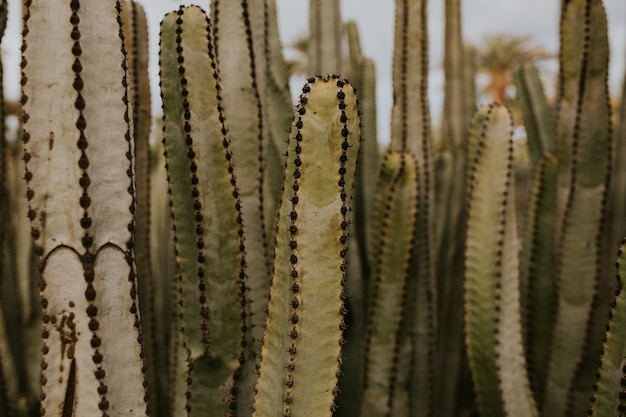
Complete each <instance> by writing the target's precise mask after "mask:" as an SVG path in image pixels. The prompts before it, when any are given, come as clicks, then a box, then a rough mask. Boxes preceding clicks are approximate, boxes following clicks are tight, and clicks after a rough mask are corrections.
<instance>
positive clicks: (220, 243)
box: [160, 6, 245, 416]
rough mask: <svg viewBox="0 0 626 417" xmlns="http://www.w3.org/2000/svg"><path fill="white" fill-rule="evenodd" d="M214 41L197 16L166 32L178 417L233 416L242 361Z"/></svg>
mask: <svg viewBox="0 0 626 417" xmlns="http://www.w3.org/2000/svg"><path fill="white" fill-rule="evenodd" d="M211 36H212V34H211V28H210V25H209V20H208V17H207V16H206V14H205V13H204V11H203V10H202V9H200V8H199V7H196V6H190V7H187V8H184V7H181V8H180V9H179V10H178V11H177V12H172V13H169V14H167V15H166V16H165V18H164V19H163V21H162V23H161V51H160V67H161V93H162V96H163V114H164V119H163V123H164V125H163V129H164V130H163V133H164V139H163V143H164V146H165V156H166V159H167V169H168V182H169V186H170V193H171V207H172V220H173V225H174V230H175V243H176V245H175V246H176V254H177V264H178V271H179V277H178V280H179V287H178V291H177V294H176V295H177V297H178V299H177V302H178V305H179V307H178V309H179V311H178V315H179V317H180V322H179V326H180V332H181V333H180V335H179V339H180V343H179V347H178V355H177V360H178V362H177V370H176V378H175V386H174V387H173V389H174V390H175V406H174V415H181V413H186V415H189V416H200V415H207V414H209V413H215V414H219V415H234V413H235V408H236V401H237V399H236V390H235V387H234V384H235V380H236V379H237V372H238V369H239V366H240V364H239V360H240V357H241V355H242V348H241V343H242V336H243V333H242V326H243V325H244V323H243V320H242V318H241V316H242V311H243V305H242V304H243V295H242V291H243V283H244V278H245V277H244V272H243V266H244V260H243V251H244V247H243V240H242V239H243V238H242V236H243V234H242V233H243V232H242V219H241V214H240V213H239V208H240V206H241V203H240V202H239V199H238V196H239V191H238V190H237V188H236V184H235V177H234V173H233V167H232V165H231V157H232V154H231V151H230V140H229V138H228V136H227V133H228V132H227V129H226V126H225V124H224V114H223V106H222V104H221V101H220V91H221V87H220V85H219V76H218V74H217V72H216V69H215V68H216V67H215V65H216V64H215V57H214V55H213V40H212V37H211Z"/></svg>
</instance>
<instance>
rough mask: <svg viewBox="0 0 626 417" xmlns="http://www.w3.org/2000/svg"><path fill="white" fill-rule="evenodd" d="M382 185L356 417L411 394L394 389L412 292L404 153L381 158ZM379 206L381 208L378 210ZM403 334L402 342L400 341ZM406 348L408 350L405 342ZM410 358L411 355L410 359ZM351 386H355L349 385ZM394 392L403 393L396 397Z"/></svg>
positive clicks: (410, 207)
mask: <svg viewBox="0 0 626 417" xmlns="http://www.w3.org/2000/svg"><path fill="white" fill-rule="evenodd" d="M381 169H382V171H383V172H382V174H381V181H380V183H379V186H378V193H377V195H378V196H379V199H380V200H381V201H384V204H380V205H379V207H380V208H382V211H381V212H378V213H377V216H379V217H380V218H381V221H380V222H379V223H380V230H379V231H378V233H377V234H376V235H375V236H372V238H373V239H378V240H380V244H379V245H378V247H379V248H380V252H378V253H377V255H376V257H375V258H373V259H372V263H373V264H372V267H373V275H372V280H371V282H372V285H371V289H372V292H371V294H370V295H369V302H370V307H369V309H368V319H367V326H368V330H367V344H366V353H365V355H366V359H365V361H366V364H365V374H364V392H363V398H362V401H361V411H360V415H361V416H372V417H373V416H387V415H390V413H391V411H392V410H396V411H397V410H398V409H399V408H402V407H404V413H403V414H398V413H393V414H392V415H395V416H400V415H408V408H407V407H406V406H403V405H401V404H395V403H394V400H396V399H398V398H402V399H404V397H408V396H409V395H410V393H409V392H408V391H407V387H406V386H402V385H401V384H398V381H397V378H398V374H399V373H405V374H406V373H408V372H409V370H402V369H398V367H397V363H398V357H399V355H401V354H403V353H404V354H406V352H402V349H405V347H406V344H407V343H406V339H407V337H406V332H403V331H402V327H405V328H410V327H411V324H410V323H411V318H412V315H413V311H412V309H411V307H412V306H413V303H412V302H410V300H409V294H410V293H411V289H414V283H411V281H415V275H414V274H415V271H414V270H413V267H414V265H413V263H412V260H411V259H412V257H413V256H414V246H413V245H414V235H415V233H416V228H417V216H418V213H417V207H418V196H419V190H418V179H417V162H416V161H415V158H414V157H413V156H412V155H411V154H410V153H407V152H396V151H392V152H390V153H388V154H387V155H385V158H384V162H383V164H382V168H381ZM381 206H382V207H381ZM403 334H404V336H405V337H404V338H401V336H402V335H403ZM408 340H409V347H410V338H408ZM408 356H410V353H409V355H408ZM353 383H354V381H353ZM396 391H404V392H403V393H399V392H396Z"/></svg>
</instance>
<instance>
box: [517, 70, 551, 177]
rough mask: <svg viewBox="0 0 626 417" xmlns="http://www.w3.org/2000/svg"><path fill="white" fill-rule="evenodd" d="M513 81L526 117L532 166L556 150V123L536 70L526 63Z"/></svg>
mask: <svg viewBox="0 0 626 417" xmlns="http://www.w3.org/2000/svg"><path fill="white" fill-rule="evenodd" d="M513 79H514V80H515V87H516V89H517V94H518V97H519V100H520V107H521V109H522V114H523V116H524V127H525V128H526V136H527V141H528V150H529V153H530V159H531V165H532V166H535V165H536V164H537V163H538V162H539V160H540V159H541V157H542V156H543V155H544V154H545V153H547V152H554V150H555V137H554V135H555V133H554V122H553V117H552V114H551V110H550V108H549V107H548V103H547V99H546V95H545V94H544V92H543V87H542V84H541V80H540V79H539V74H538V72H537V68H535V65H534V64H533V63H532V62H527V63H525V64H522V65H520V66H519V67H517V68H515V70H514V71H513Z"/></svg>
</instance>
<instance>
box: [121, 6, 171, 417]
mask: <svg viewBox="0 0 626 417" xmlns="http://www.w3.org/2000/svg"><path fill="white" fill-rule="evenodd" d="M121 6H122V12H121V15H122V31H123V32H124V47H125V49H126V60H127V62H128V80H129V85H130V88H131V92H132V94H130V103H131V106H132V109H133V112H132V115H133V126H134V130H133V133H134V138H135V150H134V156H135V158H134V165H135V185H136V189H137V198H136V208H135V237H134V242H135V259H136V264H137V294H138V297H139V299H140V300H141V329H142V340H143V347H144V363H145V367H146V376H147V379H148V387H147V391H148V411H149V413H150V414H151V415H155V416H156V415H158V412H157V411H156V410H165V409H166V408H167V407H166V404H165V402H164V400H165V399H166V398H167V396H166V395H165V387H164V381H163V378H162V377H163V376H165V375H166V373H165V372H158V371H157V369H158V368H159V365H158V363H165V356H164V354H165V352H164V351H163V349H162V347H163V346H164V343H163V340H164V339H163V337H162V336H163V335H162V334H160V333H157V322H156V310H155V284H154V276H153V274H152V251H151V249H150V222H151V216H150V173H151V168H150V127H151V125H152V118H151V100H150V80H149V77H148V22H147V20H146V14H145V11H144V9H143V7H142V6H141V5H139V4H138V3H137V2H135V1H134V0H125V1H123V2H121ZM159 327H161V323H159ZM157 334H158V336H159V337H157Z"/></svg>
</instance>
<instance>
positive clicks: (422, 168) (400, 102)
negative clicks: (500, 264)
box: [390, 0, 437, 413]
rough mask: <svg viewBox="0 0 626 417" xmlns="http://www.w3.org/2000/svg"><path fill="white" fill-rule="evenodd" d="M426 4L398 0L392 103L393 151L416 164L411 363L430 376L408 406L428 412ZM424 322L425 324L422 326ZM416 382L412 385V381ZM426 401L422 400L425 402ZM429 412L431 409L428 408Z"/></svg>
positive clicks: (432, 318)
mask: <svg viewBox="0 0 626 417" xmlns="http://www.w3.org/2000/svg"><path fill="white" fill-rule="evenodd" d="M426 16H427V2H426V1H425V0H397V1H396V16H395V19H396V26H395V49H394V58H393V91H394V97H395V99H394V105H393V108H392V113H391V123H392V128H391V145H390V147H391V149H393V150H406V151H409V152H411V153H412V154H413V155H414V156H415V158H416V160H417V162H418V170H419V172H418V178H419V182H420V184H419V189H420V193H421V196H420V200H419V208H418V211H419V213H420V218H419V225H418V230H420V233H418V235H417V236H416V239H417V241H416V246H417V250H416V263H417V271H416V275H417V287H416V290H415V291H416V292H415V294H416V296H420V297H424V298H423V299H422V300H420V301H419V302H416V309H417V310H416V311H415V316H414V323H416V326H419V327H418V328H416V329H415V332H418V333H420V336H419V340H416V341H415V342H416V344H415V345H414V349H413V353H412V355H413V358H412V359H411V361H410V363H411V364H412V366H414V369H413V377H412V378H414V379H415V380H421V379H422V376H421V375H420V374H422V375H423V374H428V375H429V380H430V381H431V382H430V383H427V384H420V386H419V387H417V386H416V385H413V386H416V387H417V388H416V389H417V390H418V391H416V393H415V395H414V396H413V398H414V400H413V401H412V407H413V410H414V411H413V412H414V413H419V412H420V411H419V410H432V402H433V400H434V386H433V381H434V366H435V364H434V329H435V327H436V325H435V322H436V318H437V313H436V309H435V300H436V297H437V296H436V288H435V275H434V267H433V259H435V256H436V250H433V247H434V245H433V231H434V227H433V210H432V206H433V204H432V201H433V198H434V188H433V175H432V174H433V172H432V158H431V155H432V149H431V137H430V110H429V107H428V100H427V89H428V30H427V19H426ZM422 326H424V327H422ZM414 383H416V382H415V381H414ZM423 401H425V402H423ZM426 412H429V411H426Z"/></svg>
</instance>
